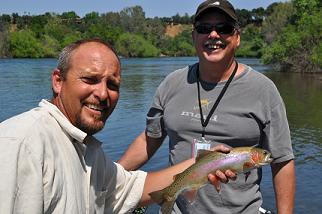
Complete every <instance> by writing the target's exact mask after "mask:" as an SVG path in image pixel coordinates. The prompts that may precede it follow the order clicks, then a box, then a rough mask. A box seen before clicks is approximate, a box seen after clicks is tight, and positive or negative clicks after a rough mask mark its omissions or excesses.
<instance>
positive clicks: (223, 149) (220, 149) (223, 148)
mask: <svg viewBox="0 0 322 214" xmlns="http://www.w3.org/2000/svg"><path fill="white" fill-rule="evenodd" d="M210 150H211V151H217V152H223V153H229V152H230V148H229V147H227V146H224V145H222V144H220V145H217V146H215V147H213V148H211V149H210Z"/></svg>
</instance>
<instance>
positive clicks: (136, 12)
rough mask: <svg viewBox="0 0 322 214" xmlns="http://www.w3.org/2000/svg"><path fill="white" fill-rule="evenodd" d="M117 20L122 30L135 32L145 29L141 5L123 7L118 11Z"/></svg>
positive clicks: (139, 32)
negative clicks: (118, 18)
mask: <svg viewBox="0 0 322 214" xmlns="http://www.w3.org/2000/svg"><path fill="white" fill-rule="evenodd" d="M119 22H120V26H121V28H122V29H123V30H124V31H127V32H130V33H136V34H141V33H142V32H144V31H145V13H144V11H143V9H142V7H141V6H135V7H127V8H124V9H123V10H122V11H121V12H120V20H119Z"/></svg>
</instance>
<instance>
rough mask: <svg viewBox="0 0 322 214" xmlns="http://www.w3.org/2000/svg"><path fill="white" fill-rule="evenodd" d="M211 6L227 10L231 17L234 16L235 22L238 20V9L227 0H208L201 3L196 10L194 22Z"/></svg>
mask: <svg viewBox="0 0 322 214" xmlns="http://www.w3.org/2000/svg"><path fill="white" fill-rule="evenodd" d="M209 8H217V9H219V10H222V11H223V12H225V13H226V14H227V15H228V16H229V17H230V18H232V19H233V20H234V21H235V22H237V21H238V18H237V15H236V11H235V9H234V7H233V5H232V4H231V3H230V2H229V1H226V0H207V1H204V2H203V3H201V4H200V5H199V6H198V8H197V11H196V14H195V17H194V19H193V23H195V22H196V21H197V19H198V18H199V16H200V15H201V14H202V13H203V12H205V11H206V10H207V9H209Z"/></svg>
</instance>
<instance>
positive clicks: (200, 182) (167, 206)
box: [150, 147, 272, 214]
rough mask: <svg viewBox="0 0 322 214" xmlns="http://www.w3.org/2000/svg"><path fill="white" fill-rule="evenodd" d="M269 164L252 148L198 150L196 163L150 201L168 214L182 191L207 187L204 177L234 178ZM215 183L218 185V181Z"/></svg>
mask: <svg viewBox="0 0 322 214" xmlns="http://www.w3.org/2000/svg"><path fill="white" fill-rule="evenodd" d="M271 161H272V158H271V154H270V153H269V152H268V151H266V150H263V149H260V148H255V147H238V148H233V149H232V150H231V151H230V152H229V153H227V154H225V153H221V152H216V151H208V150H199V151H198V155H197V158H196V162H195V163H194V164H193V165H191V166H190V167H189V168H187V169H186V170H185V171H183V172H182V173H180V174H177V175H176V176H175V177H174V181H173V183H172V184H171V185H170V186H168V187H166V188H164V189H162V190H160V191H156V192H152V193H150V195H151V197H152V199H153V200H154V201H155V202H157V203H158V204H162V206H161V211H162V213H163V214H170V213H171V211H172V207H173V205H174V202H175V200H176V198H177V196H178V195H179V194H180V193H182V192H183V191H187V190H188V191H190V192H193V191H194V192H196V191H197V190H198V189H199V188H200V187H202V186H204V185H205V184H207V183H208V174H210V173H214V172H215V171H217V170H222V171H225V170H227V169H230V170H231V171H233V172H234V173H236V174H240V173H247V172H249V171H250V170H252V169H254V168H259V167H261V166H263V165H266V164H268V163H270V162H271ZM218 183H219V181H218Z"/></svg>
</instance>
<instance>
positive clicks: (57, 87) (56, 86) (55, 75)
mask: <svg viewBox="0 0 322 214" xmlns="http://www.w3.org/2000/svg"><path fill="white" fill-rule="evenodd" d="M62 82H63V77H62V75H61V72H60V70H59V69H58V68H56V69H55V70H53V72H52V73H51V85H52V88H53V91H54V93H55V94H59V93H60V91H61V87H62Z"/></svg>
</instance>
